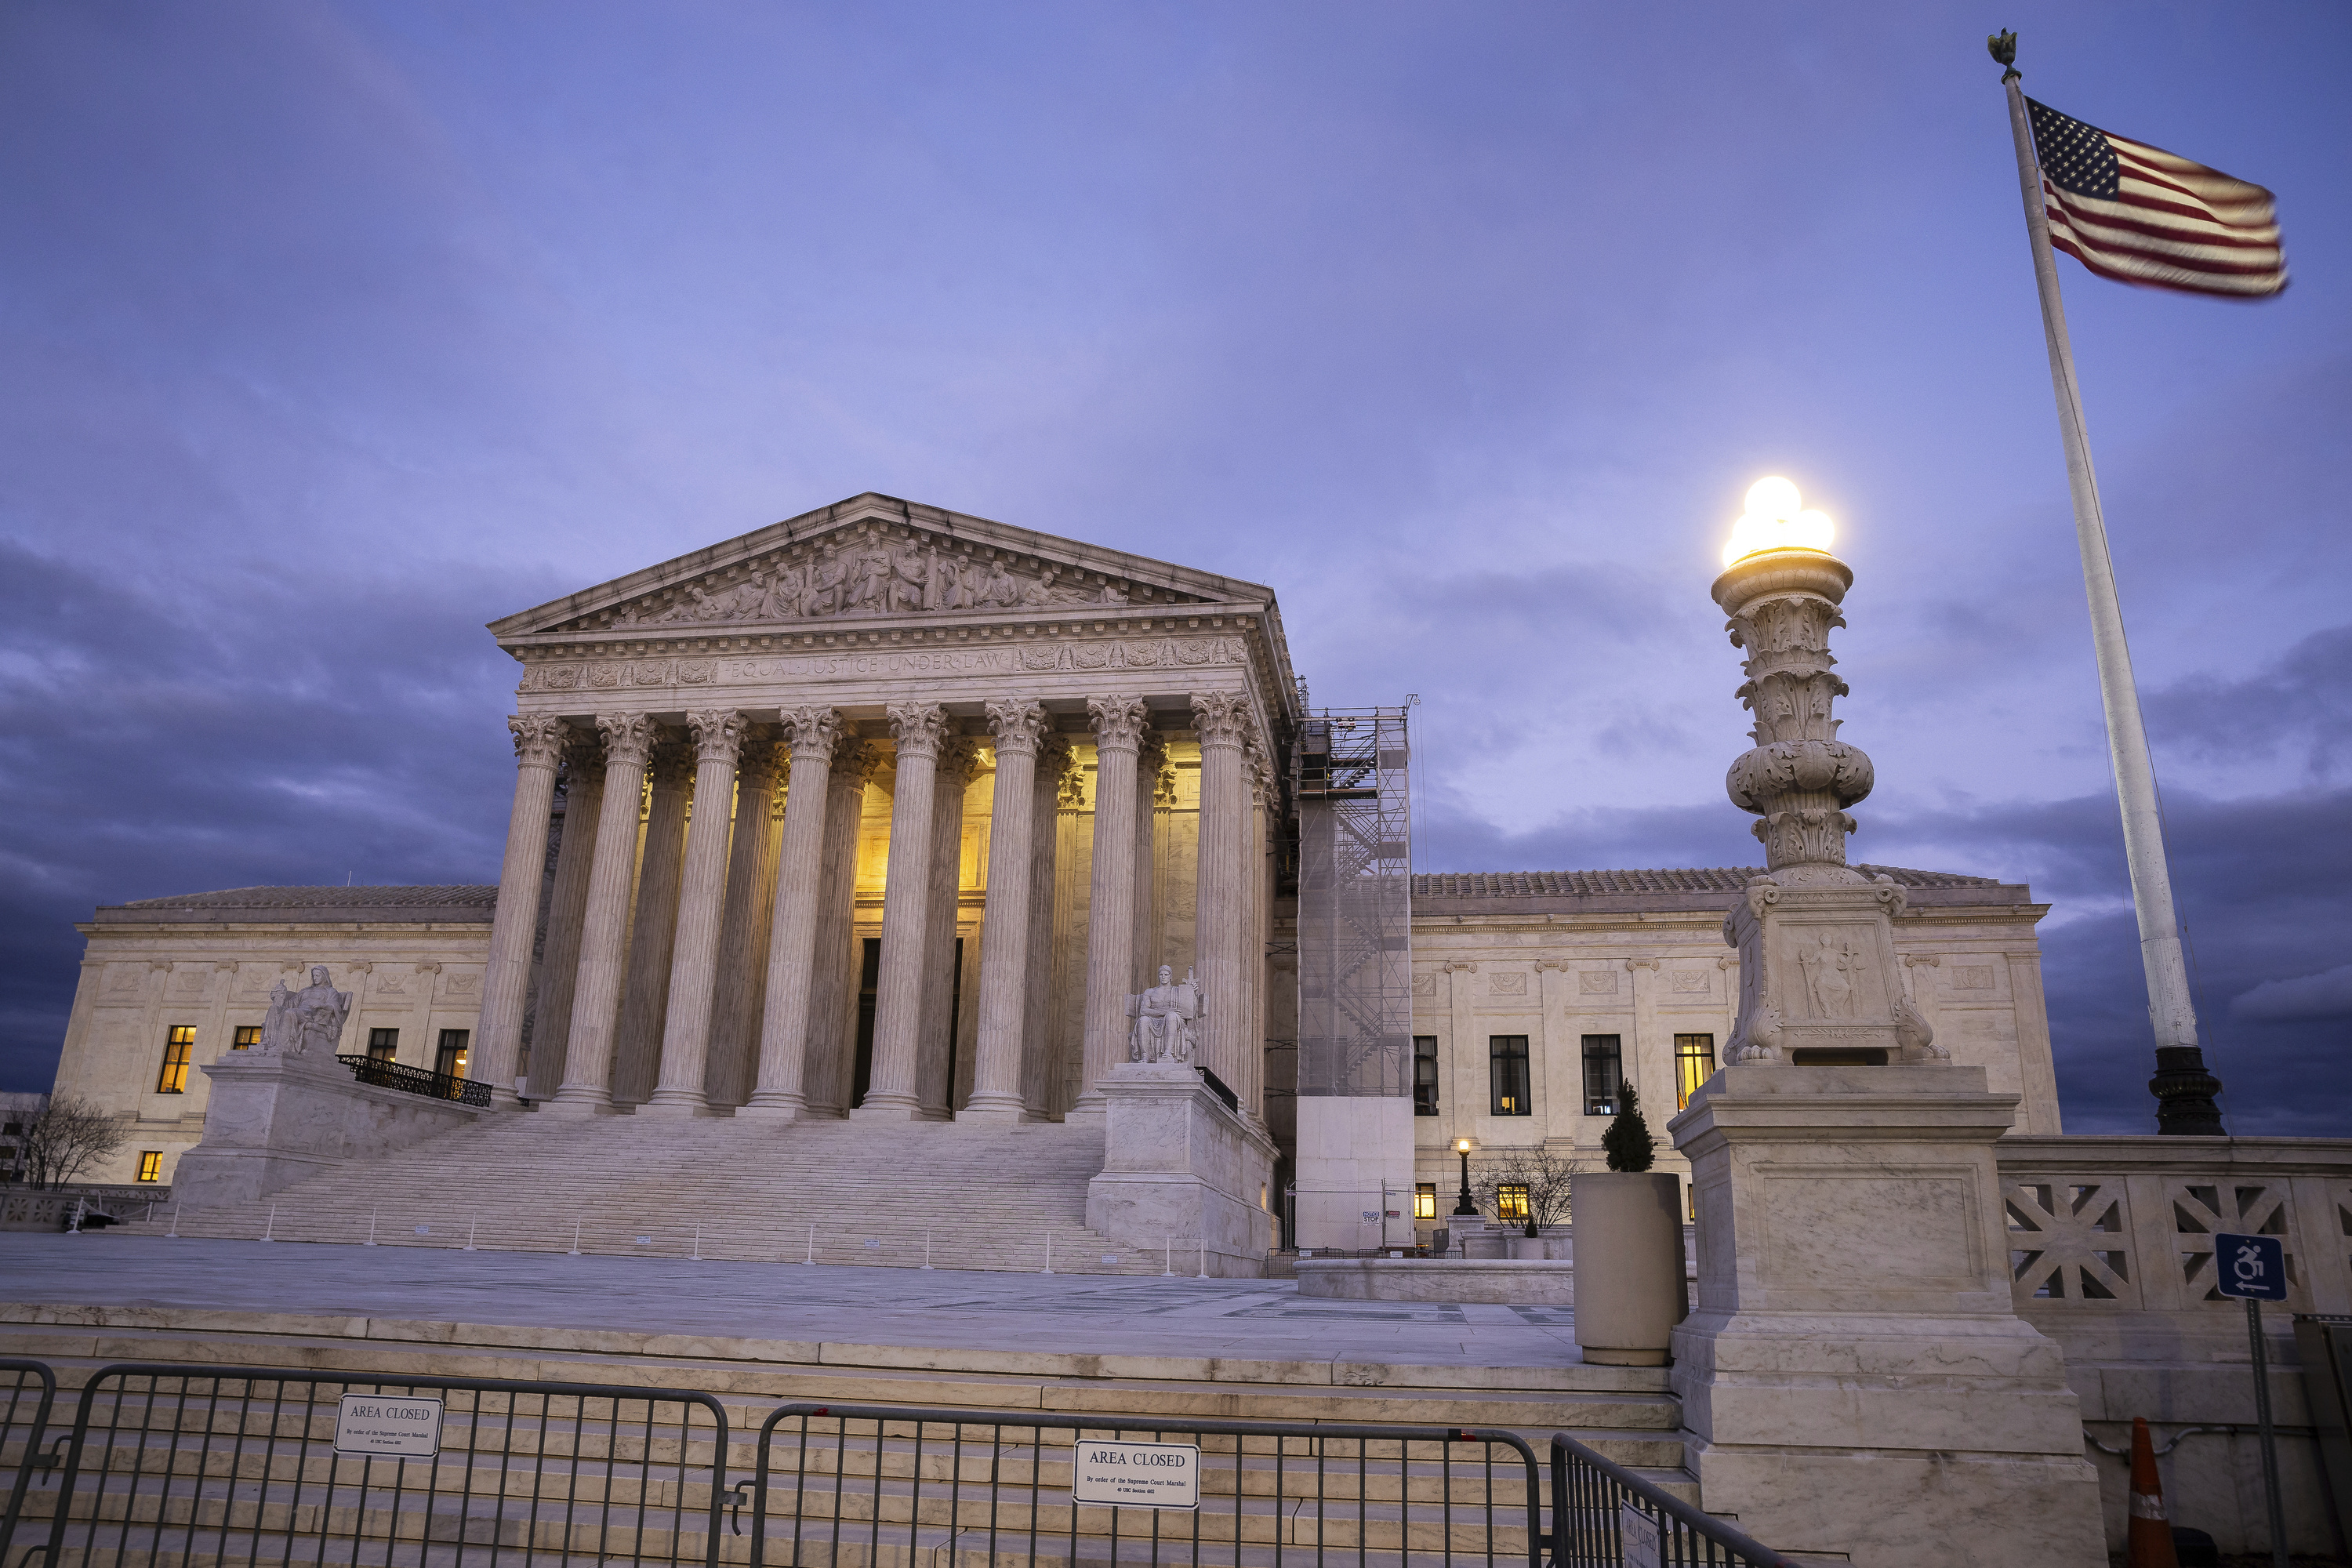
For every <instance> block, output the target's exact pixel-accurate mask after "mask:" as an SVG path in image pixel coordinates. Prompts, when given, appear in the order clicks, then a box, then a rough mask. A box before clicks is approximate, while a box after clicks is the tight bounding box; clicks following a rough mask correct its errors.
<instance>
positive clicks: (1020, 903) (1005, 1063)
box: [957, 698, 1051, 1121]
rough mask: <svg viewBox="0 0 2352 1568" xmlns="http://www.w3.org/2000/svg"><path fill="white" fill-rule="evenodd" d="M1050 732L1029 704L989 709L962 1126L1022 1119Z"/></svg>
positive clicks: (1017, 701)
mask: <svg viewBox="0 0 2352 1568" xmlns="http://www.w3.org/2000/svg"><path fill="white" fill-rule="evenodd" d="M1045 724H1046V718H1045V709H1044V708H1043V707H1042V706H1040V705H1039V704H1037V703H1034V702H1031V701H1028V700H1025V699H1020V698H1015V699H1013V700H1010V701H1004V702H992V703H990V704H989V705H988V726H989V729H990V731H992V732H993V733H994V735H995V736H996V797H995V800H994V802H993V803H992V805H991V806H990V808H989V818H988V910H989V915H988V926H987V931H988V936H987V941H986V942H983V943H982V946H981V950H980V1037H979V1043H978V1045H977V1047H975V1054H976V1056H977V1058H978V1059H977V1060H975V1061H974V1062H973V1064H972V1075H971V1099H970V1100H966V1101H965V1102H964V1108H963V1110H962V1111H961V1113H959V1115H958V1117H957V1120H958V1121H1021V1120H1022V1119H1023V1105H1022V1094H1021V1040H1022V1027H1021V1020H1022V1014H1023V1012H1024V1006H1025V1005H1026V1003H1027V1001H1028V993H1029V927H1030V908H1029V885H1030V884H1029V875H1030V871H1031V868H1032V861H1033V849H1032V847H1033V844H1034V837H1035V830H1036V823H1037V803H1036V794H1037V742H1038V741H1039V740H1040V739H1042V738H1043V737H1044V735H1045ZM1048 821H1049V824H1050V818H1049V819H1048ZM1050 837H1051V836H1050V834H1049V835H1048V838H1049V841H1050Z"/></svg>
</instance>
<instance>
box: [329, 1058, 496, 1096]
mask: <svg viewBox="0 0 2352 1568" xmlns="http://www.w3.org/2000/svg"><path fill="white" fill-rule="evenodd" d="M335 1059H336V1060H337V1061H339V1062H341V1063H342V1064H343V1065H344V1066H345V1067H347V1068H351V1069H352V1078H353V1079H357V1080H358V1081H359V1082H361V1083H364V1084H372V1085H373V1086H374V1087H375V1088H377V1089H399V1090H400V1091H401V1092H402V1093H404V1094H421V1095H425V1096H426V1097H427V1098H428V1099H432V1100H456V1101H457V1103H458V1104H460V1105H471V1106H477V1107H482V1108H487V1107H488V1105H489V1103H490V1086H489V1085H488V1084H487V1083H483V1082H480V1081H478V1079H470V1078H459V1077H457V1075H456V1074H455V1073H446V1072H427V1071H425V1069H424V1068H413V1067H404V1066H403V1065H402V1064H401V1063H399V1062H388V1061H385V1060H384V1059H383V1058H381V1057H337V1058H335Z"/></svg>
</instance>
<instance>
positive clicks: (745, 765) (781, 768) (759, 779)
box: [737, 725, 793, 789]
mask: <svg viewBox="0 0 2352 1568" xmlns="http://www.w3.org/2000/svg"><path fill="white" fill-rule="evenodd" d="M765 731H766V727H765V726H764V725H763V726H761V727H760V729H758V730H755V731H753V732H752V733H751V735H750V736H749V737H747V738H746V739H745V740H744V742H743V755H742V760H741V762H740V763H738V764H737V765H738V766H739V767H740V769H741V776H742V780H743V783H744V784H745V785H746V786H747V787H750V788H754V789H756V788H760V787H761V786H763V785H766V784H771V783H772V782H774V781H776V780H778V779H781V778H782V777H784V776H785V775H786V774H788V773H791V772H792V765H793V763H792V752H791V751H790V749H789V748H787V747H786V746H785V745H784V743H783V742H781V741H778V740H777V739H775V737H774V736H773V735H772V733H768V732H765Z"/></svg>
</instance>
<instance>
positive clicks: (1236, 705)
mask: <svg viewBox="0 0 2352 1568" xmlns="http://www.w3.org/2000/svg"><path fill="white" fill-rule="evenodd" d="M1192 729H1193V731H1194V732H1195V733H1197V734H1198V735H1199V736H1200V738H1201V744H1202V745H1203V746H1239V745H1241V744H1243V743H1244V742H1245V741H1247V740H1249V739H1250V738H1252V736H1253V735H1254V734H1255V731H1256V729H1257V722H1256V719H1255V715H1253V714H1252V713H1251V712H1250V704H1249V699H1248V698H1246V697H1244V696H1243V695H1242V694H1241V693H1239V692H1237V691H1202V692H1195V693H1194V694H1193V696H1192Z"/></svg>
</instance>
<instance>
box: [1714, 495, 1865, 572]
mask: <svg viewBox="0 0 2352 1568" xmlns="http://www.w3.org/2000/svg"><path fill="white" fill-rule="evenodd" d="M1836 537H1837V530H1836V528H1835V527H1834V526H1833V525H1832V523H1831V522H1830V520H1829V518H1828V517H1827V516H1826V515H1824V514H1823V513H1821V512H1818V511H1814V510H1811V509H1809V508H1807V507H1806V506H1805V498H1804V497H1803V496H1801V495H1800V494H1799V493H1798V492H1797V487H1796V486H1795V485H1792V484H1790V482H1789V481H1788V480H1786V479H1782V478H1781V477H1780V475H1778V474H1770V475H1767V476H1766V477H1765V478H1763V479H1759V480H1757V481H1756V482H1755V483H1754V484H1752V485H1750V486H1748V510H1747V512H1746V513H1745V514H1744V515H1743V516H1741V518H1740V519H1739V521H1738V522H1735V523H1733V524H1732V525H1731V542H1729V543H1728V544H1726V545H1725V546H1724V547H1723V563H1724V564H1725V565H1726V566H1728V565H1730V564H1731V563H1733V562H1735V561H1739V560H1744V559H1746V558H1747V557H1748V556H1750V555H1754V554H1756V553H1757V552H1759V551H1765V550H1820V551H1827V550H1828V549H1829V547H1830V543H1831V542H1832V540H1834V539H1835V538H1836Z"/></svg>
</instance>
